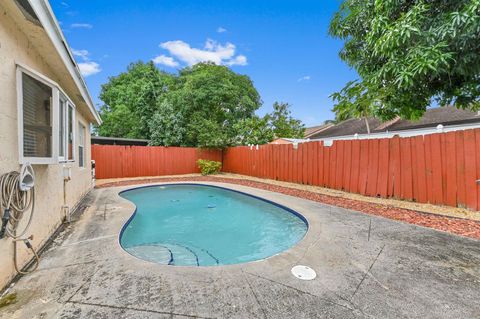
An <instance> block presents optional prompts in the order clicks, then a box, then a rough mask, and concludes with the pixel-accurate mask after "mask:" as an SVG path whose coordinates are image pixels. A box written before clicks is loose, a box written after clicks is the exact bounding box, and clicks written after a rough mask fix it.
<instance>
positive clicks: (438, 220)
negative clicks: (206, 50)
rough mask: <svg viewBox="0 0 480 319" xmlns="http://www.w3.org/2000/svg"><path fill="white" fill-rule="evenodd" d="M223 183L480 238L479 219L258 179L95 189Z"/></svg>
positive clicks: (205, 179)
mask: <svg viewBox="0 0 480 319" xmlns="http://www.w3.org/2000/svg"><path fill="white" fill-rule="evenodd" d="M187 181H198V182H222V183H230V184H237V185H243V186H248V187H254V188H260V189H263V190H268V191H272V192H277V193H281V194H285V195H291V196H295V197H299V198H303V199H308V200H312V201H315V202H319V203H324V204H328V205H333V206H338V207H343V208H347V209H351V210H355V211H359V212H363V213H367V214H371V215H377V216H382V217H386V218H389V219H394V220H399V221H403V222H407V223H410V224H415V225H420V226H424V227H429V228H434V229H437V230H441V231H445V232H449V233H453V234H457V235H460V236H465V237H470V238H475V239H480V222H478V221H474V220H468V219H461V218H453V217H446V216H440V215H434V214H428V213H422V212H417V211H413V210H408V209H404V208H397V207H393V206H388V205H380V204H374V203H368V202H363V201H357V200H353V199H348V198H341V197H335V196H329V195H324V194H319V193H314V192H310V191H306V190H299V189H295V188H290V187H285V186H279V185H272V184H268V183H261V182H257V181H249V180H243V179H234V178H222V177H207V176H195V177H167V178H149V179H137V180H124V181H118V182H112V183H106V184H103V185H100V186H97V188H104V187H115V186H128V185H135V184H149V183H160V182H162V183H164V182H187Z"/></svg>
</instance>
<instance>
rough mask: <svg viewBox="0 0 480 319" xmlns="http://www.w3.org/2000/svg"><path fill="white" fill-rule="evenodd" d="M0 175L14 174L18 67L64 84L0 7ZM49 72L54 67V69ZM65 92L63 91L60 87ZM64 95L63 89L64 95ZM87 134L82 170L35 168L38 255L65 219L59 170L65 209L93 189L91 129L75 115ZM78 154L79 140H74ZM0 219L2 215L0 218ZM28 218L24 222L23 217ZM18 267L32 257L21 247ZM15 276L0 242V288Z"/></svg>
mask: <svg viewBox="0 0 480 319" xmlns="http://www.w3.org/2000/svg"><path fill="white" fill-rule="evenodd" d="M0 14H1V18H0V92H1V94H0V175H2V174H4V173H7V172H9V171H12V170H16V171H18V170H19V169H20V164H19V152H18V148H19V145H18V144H19V143H18V125H17V120H18V119H17V83H16V63H20V64H22V65H25V66H27V67H29V68H31V69H33V70H35V71H37V72H39V73H41V74H43V75H45V76H46V77H48V78H50V79H51V80H53V81H55V82H56V83H58V84H59V85H60V87H62V78H59V77H58V76H57V75H56V74H55V72H54V71H53V70H54V66H55V64H56V63H57V64H60V63H61V61H56V60H55V58H54V57H42V56H40V55H39V54H38V52H37V51H36V50H35V47H34V46H33V45H32V43H31V42H29V40H28V38H27V36H26V35H25V34H24V33H23V32H22V31H21V30H22V29H21V28H20V27H19V26H18V25H17V24H16V22H15V21H13V19H11V18H10V17H9V15H8V14H6V13H5V11H4V10H3V8H2V4H1V3H0ZM52 66H53V67H52ZM62 88H63V87H62ZM64 90H65V89H64ZM65 93H66V94H67V95H68V96H69V97H70V98H71V99H72V101H73V102H74V103H75V104H77V102H78V101H77V99H78V97H77V94H76V93H75V92H69V91H67V90H65ZM79 122H81V123H82V124H83V125H84V126H85V127H86V128H87V129H86V132H85V166H86V167H85V168H81V167H79V164H78V154H77V155H76V156H75V161H74V162H69V163H59V164H52V165H33V168H34V170H35V177H36V182H35V212H34V217H33V221H32V224H31V227H30V229H29V231H28V232H27V236H30V235H33V236H34V239H33V241H32V244H33V247H34V248H35V249H38V248H39V247H41V246H42V244H44V243H45V242H46V240H47V239H48V238H49V237H50V236H51V235H52V234H53V232H54V231H55V230H56V229H57V228H58V227H59V225H60V224H61V223H62V220H63V219H64V217H65V216H64V215H63V213H62V206H63V187H64V186H63V166H64V165H65V166H68V167H71V175H72V179H71V181H69V182H68V183H67V185H66V201H67V205H69V206H70V207H74V206H75V205H76V203H77V202H78V201H79V199H81V197H82V196H83V195H84V194H86V193H87V192H88V191H89V189H90V188H91V187H92V181H91V170H90V132H89V129H88V128H89V127H90V123H89V122H88V121H87V120H86V116H85V114H82V113H80V112H79V111H78V109H77V110H76V119H75V123H74V130H76V132H78V123H79ZM74 145H75V149H76V150H78V138H77V139H76V140H75V144H74ZM0 215H1V214H0ZM26 217H28V216H26ZM17 251H18V260H19V264H20V265H21V266H22V265H24V264H26V262H28V260H30V258H31V257H32V256H31V254H30V253H29V252H28V251H27V249H26V247H25V245H23V244H22V243H20V244H19V245H18V247H17ZM15 275H16V273H15V270H14V266H13V243H12V240H11V239H10V238H4V239H1V240H0V288H1V287H4V286H5V285H6V284H7V283H8V282H9V281H10V280H11V279H12V278H13V277H14V276H15Z"/></svg>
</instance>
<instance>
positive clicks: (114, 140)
mask: <svg viewBox="0 0 480 319" xmlns="http://www.w3.org/2000/svg"><path fill="white" fill-rule="evenodd" d="M91 141H92V144H98V145H136V146H147V145H148V143H149V142H150V141H149V140H142V139H137V138H122V137H105V136H92V137H91Z"/></svg>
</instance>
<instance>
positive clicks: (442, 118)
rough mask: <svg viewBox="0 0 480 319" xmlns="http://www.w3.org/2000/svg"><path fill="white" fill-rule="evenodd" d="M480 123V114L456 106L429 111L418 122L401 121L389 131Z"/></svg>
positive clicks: (389, 128)
mask: <svg viewBox="0 0 480 319" xmlns="http://www.w3.org/2000/svg"><path fill="white" fill-rule="evenodd" d="M475 122H480V116H479V114H478V112H472V111H469V110H461V109H458V108H456V107H454V106H444V107H436V108H432V109H428V110H427V111H426V112H425V114H424V115H423V116H422V117H421V118H420V119H419V120H418V121H408V120H399V121H398V122H395V123H393V124H392V125H391V126H389V127H388V130H389V131H397V130H408V129H413V128H423V127H432V126H433V127H435V126H437V125H438V124H442V125H458V124H464V123H475Z"/></svg>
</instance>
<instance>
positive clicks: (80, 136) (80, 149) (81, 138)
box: [78, 123, 85, 167]
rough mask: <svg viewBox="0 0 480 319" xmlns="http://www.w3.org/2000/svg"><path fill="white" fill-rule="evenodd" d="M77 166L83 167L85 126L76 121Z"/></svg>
mask: <svg viewBox="0 0 480 319" xmlns="http://www.w3.org/2000/svg"><path fill="white" fill-rule="evenodd" d="M78 166H80V167H85V126H83V125H82V123H78Z"/></svg>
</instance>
